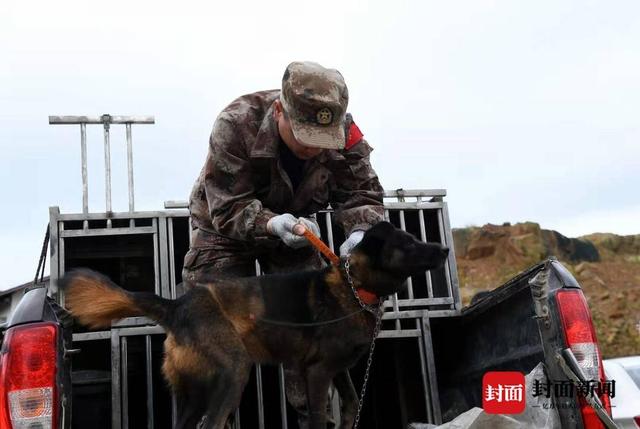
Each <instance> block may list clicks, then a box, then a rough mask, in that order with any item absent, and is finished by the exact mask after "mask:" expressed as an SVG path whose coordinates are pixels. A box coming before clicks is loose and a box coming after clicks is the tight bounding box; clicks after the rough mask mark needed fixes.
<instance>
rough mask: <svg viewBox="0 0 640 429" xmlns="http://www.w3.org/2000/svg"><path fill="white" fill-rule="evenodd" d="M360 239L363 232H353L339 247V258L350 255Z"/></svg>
mask: <svg viewBox="0 0 640 429" xmlns="http://www.w3.org/2000/svg"><path fill="white" fill-rule="evenodd" d="M362 237H364V231H362V230H357V231H353V232H352V233H351V235H349V238H347V239H346V240H345V241H344V243H342V245H341V246H340V256H346V255H348V254H349V253H351V251H352V250H353V248H354V247H356V245H357V244H358V243H360V241H362Z"/></svg>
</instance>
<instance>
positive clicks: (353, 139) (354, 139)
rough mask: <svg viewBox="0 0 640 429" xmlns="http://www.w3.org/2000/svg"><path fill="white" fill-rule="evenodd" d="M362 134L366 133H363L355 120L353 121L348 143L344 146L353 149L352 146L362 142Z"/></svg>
mask: <svg viewBox="0 0 640 429" xmlns="http://www.w3.org/2000/svg"><path fill="white" fill-rule="evenodd" d="M362 136H364V134H362V131H360V128H358V126H357V125H356V123H355V122H352V123H351V126H350V127H349V135H348V136H347V144H346V145H345V146H344V148H345V149H346V150H349V149H351V148H352V147H354V146H355V145H357V144H358V143H360V141H362Z"/></svg>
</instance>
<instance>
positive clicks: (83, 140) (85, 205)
mask: <svg viewBox="0 0 640 429" xmlns="http://www.w3.org/2000/svg"><path fill="white" fill-rule="evenodd" d="M80 151H81V158H82V213H83V214H87V213H89V182H88V178H87V124H80Z"/></svg>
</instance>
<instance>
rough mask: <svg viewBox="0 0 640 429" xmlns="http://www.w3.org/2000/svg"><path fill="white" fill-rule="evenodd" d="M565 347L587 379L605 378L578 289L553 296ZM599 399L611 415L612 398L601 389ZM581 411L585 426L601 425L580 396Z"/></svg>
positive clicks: (591, 325)
mask: <svg viewBox="0 0 640 429" xmlns="http://www.w3.org/2000/svg"><path fill="white" fill-rule="evenodd" d="M556 298H557V300H558V309H559V312H560V318H561V319H562V327H563V329H564V334H565V338H566V340H567V346H569V348H570V349H571V351H572V352H573V354H574V355H575V357H576V360H577V361H578V364H579V365H580V367H581V368H582V371H583V372H584V374H585V375H586V377H587V380H595V381H602V382H604V381H606V378H605V375H604V367H603V366H602V358H601V356H600V350H599V349H598V340H597V339H596V331H595V329H594V328H593V322H592V320H591V313H590V312H589V307H588V306H587V301H586V300H585V298H584V294H583V293H582V291H581V290H580V289H571V290H560V291H558V294H557V295H556ZM600 393H601V394H600V400H601V401H602V404H603V405H604V408H605V409H606V410H607V413H608V414H609V415H611V401H610V399H609V395H608V394H607V393H606V392H600ZM579 401H580V412H581V413H582V419H583V421H584V427H585V428H586V429H599V428H604V425H603V424H602V423H601V421H600V419H599V418H598V416H597V415H596V412H595V411H594V409H593V408H591V406H590V405H589V404H588V403H587V402H586V401H585V400H584V398H579Z"/></svg>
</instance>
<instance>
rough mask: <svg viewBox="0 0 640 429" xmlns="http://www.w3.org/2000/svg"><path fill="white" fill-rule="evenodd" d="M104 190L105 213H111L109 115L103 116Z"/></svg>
mask: <svg viewBox="0 0 640 429" xmlns="http://www.w3.org/2000/svg"><path fill="white" fill-rule="evenodd" d="M103 118H104V189H105V199H106V211H107V213H111V145H110V142H109V126H110V124H109V120H110V119H109V115H104V116H103Z"/></svg>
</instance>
